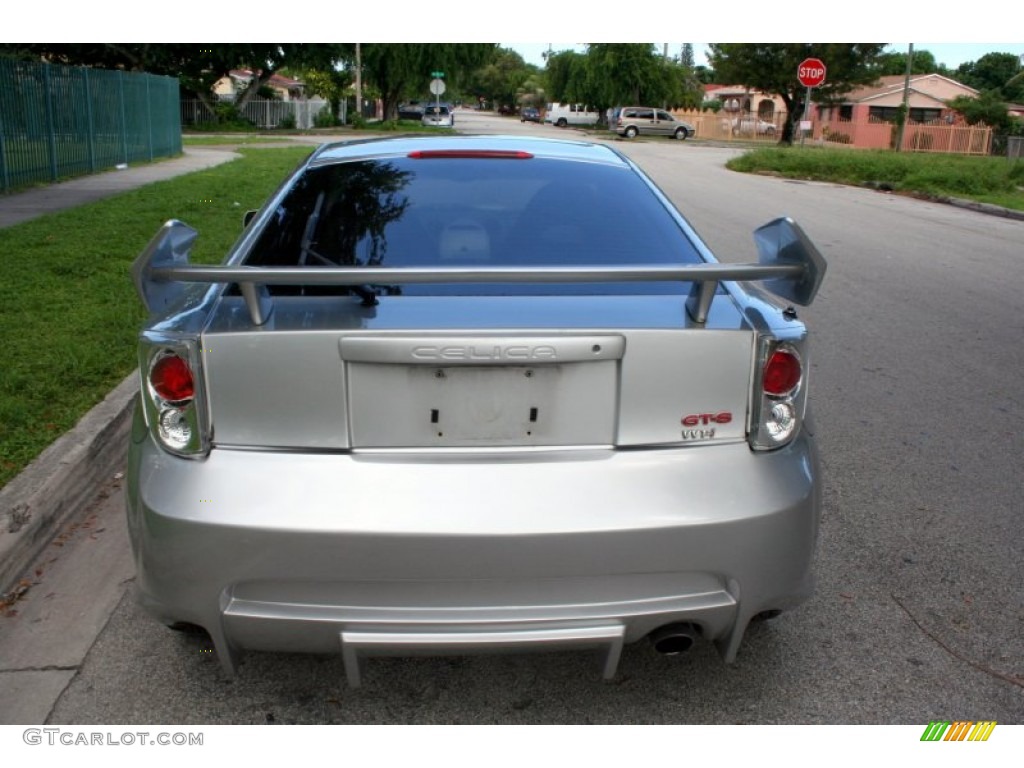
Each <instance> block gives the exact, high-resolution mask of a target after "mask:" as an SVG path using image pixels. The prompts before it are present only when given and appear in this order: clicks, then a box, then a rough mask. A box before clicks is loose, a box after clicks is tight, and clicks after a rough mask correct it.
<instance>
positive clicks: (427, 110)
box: [421, 104, 455, 128]
mask: <svg viewBox="0 0 1024 768" xmlns="http://www.w3.org/2000/svg"><path fill="white" fill-rule="evenodd" d="M421 122H422V123H423V125H427V126H434V127H437V128H452V127H453V126H454V125H455V114H454V113H453V112H452V110H451V108H450V107H448V106H447V105H445V104H441V105H436V104H428V105H426V106H425V107H424V108H423V117H422V119H421Z"/></svg>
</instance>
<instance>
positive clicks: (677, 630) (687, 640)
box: [650, 623, 698, 656]
mask: <svg viewBox="0 0 1024 768" xmlns="http://www.w3.org/2000/svg"><path fill="white" fill-rule="evenodd" d="M697 632H698V630H697V627H695V626H694V625H693V624H689V623H681V624H667V625H665V626H664V627H659V628H658V629H656V630H654V631H653V632H651V634H650V638H651V645H653V646H654V650H656V651H657V652H658V653H660V654H662V655H663V656H678V655H679V654H681V653H686V652H687V651H688V650H690V648H692V647H693V643H694V641H695V640H696V639H697Z"/></svg>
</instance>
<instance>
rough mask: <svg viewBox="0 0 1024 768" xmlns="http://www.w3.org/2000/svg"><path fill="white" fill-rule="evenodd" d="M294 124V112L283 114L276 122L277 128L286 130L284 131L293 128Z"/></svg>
mask: <svg viewBox="0 0 1024 768" xmlns="http://www.w3.org/2000/svg"><path fill="white" fill-rule="evenodd" d="M295 126H296V123H295V114H294V113H291V114H288V115H285V116H284V117H282V118H281V119H280V120H279V121H278V123H277V127H278V128H281V129H283V130H286V131H293V130H295Z"/></svg>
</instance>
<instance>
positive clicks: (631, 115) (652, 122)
mask: <svg viewBox="0 0 1024 768" xmlns="http://www.w3.org/2000/svg"><path fill="white" fill-rule="evenodd" d="M615 130H616V132H617V133H618V134H619V136H625V137H626V138H627V139H632V138H634V137H636V136H638V135H640V134H641V133H645V134H650V135H652V136H671V137H672V138H674V139H679V140H680V141H683V140H685V139H686V138H688V137H689V136H693V134H694V133H696V129H695V128H694V127H693V126H692V125H690V123H684V122H683V121H682V120H678V119H676V118H675V117H674V116H673V115H671V114H670V113H668V112H666V111H665V110H664V109H657V108H655V107H623V108H622V109H620V110H619V119H618V123H617V125H616V127H615Z"/></svg>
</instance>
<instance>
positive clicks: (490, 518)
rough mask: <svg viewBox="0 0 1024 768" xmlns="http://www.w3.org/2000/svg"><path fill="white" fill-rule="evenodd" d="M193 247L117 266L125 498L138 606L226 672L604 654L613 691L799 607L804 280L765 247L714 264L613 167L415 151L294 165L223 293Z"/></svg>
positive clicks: (810, 282)
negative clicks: (633, 668)
mask: <svg viewBox="0 0 1024 768" xmlns="http://www.w3.org/2000/svg"><path fill="white" fill-rule="evenodd" d="M610 187H614V188H615V190H616V193H617V194H616V195H615V196H614V197H612V196H609V195H608V194H607V193H606V192H607V190H608V189H609V188H610ZM196 237H197V233H196V232H195V231H194V230H192V229H190V228H189V227H188V226H187V225H185V224H183V223H181V222H179V221H170V222H168V223H167V224H166V225H165V226H164V227H163V228H162V230H161V231H160V232H158V233H157V235H156V236H155V237H154V239H153V240H152V241H151V243H150V244H149V245H148V246H147V248H146V250H145V251H144V252H143V253H142V254H141V255H140V257H139V258H138V259H137V260H136V263H135V265H134V266H133V277H134V279H135V282H136V286H137V289H138V291H139V294H140V296H141V298H142V300H143V302H144V303H145V305H146V307H147V308H148V310H149V312H150V319H149V321H148V322H147V323H146V325H145V327H144V328H143V329H142V331H141V333H140V336H139V346H138V350H139V370H140V375H141V394H140V397H139V401H138V405H137V407H136V410H135V420H134V426H133V429H132V436H131V444H130V446H129V472H128V487H127V494H126V496H127V506H128V519H129V527H130V532H131V540H132V544H133V548H134V552H135V557H136V564H137V568H138V579H137V586H138V591H139V594H140V597H141V600H142V602H143V604H144V605H145V606H146V607H147V608H148V609H149V610H150V611H151V612H152V613H153V614H154V615H155V616H156V617H158V618H159V619H160V620H161V621H163V622H164V623H166V624H168V625H171V626H177V627H180V626H186V625H192V626H198V627H201V628H203V629H205V630H206V631H207V632H209V634H210V636H211V637H212V640H213V642H214V644H215V647H216V651H217V654H218V655H219V658H220V661H221V662H222V664H223V666H224V667H225V669H226V670H228V671H233V670H234V669H235V668H236V665H237V662H238V659H239V656H240V654H241V653H242V652H245V651H264V650H265V651H295V652H310V653H339V654H341V656H342V657H343V659H344V665H345V669H346V673H347V676H348V680H349V682H350V684H352V685H358V684H359V683H360V681H361V679H362V677H363V674H364V667H365V664H364V660H365V659H366V658H367V657H372V656H375V655H412V654H464V653H470V652H495V651H516V652H518V651H527V650H533V649H563V648H590V649H594V648H596V649H599V650H600V651H601V652H602V659H603V662H602V670H603V674H604V675H605V676H606V677H611V676H612V675H614V673H615V670H616V665H617V663H618V659H619V655H620V653H621V651H622V649H623V646H624V645H625V644H627V643H631V642H634V641H637V640H641V639H643V638H650V639H651V640H652V642H653V645H654V648H655V649H656V650H658V651H660V652H662V653H680V652H682V651H684V650H686V649H688V648H689V647H690V646H691V644H692V643H694V642H697V641H706V642H712V643H714V644H715V645H716V646H717V647H718V649H719V650H720V651H721V653H722V655H723V656H724V658H725V659H726V660H727V661H731V660H733V659H734V658H735V657H736V654H737V651H738V649H739V647H740V643H741V640H742V638H743V634H744V631H745V630H746V628H747V625H748V624H749V623H750V622H751V621H752V620H754V619H757V618H759V617H766V616H771V615H774V614H775V613H777V612H779V611H782V610H786V609H789V608H792V607H794V606H795V605H797V604H798V603H800V602H801V601H802V600H803V599H805V598H806V597H807V596H808V595H809V594H810V592H811V588H812V576H811V561H812V554H813V551H814V547H815V539H816V535H817V529H818V517H819V506H820V488H821V485H820V472H819V466H818V460H817V455H816V451H815V443H814V435H813V429H812V427H811V422H810V420H809V418H808V415H807V413H806V406H807V391H808V380H807V377H808V373H809V365H808V355H809V351H808V346H807V331H806V329H805V326H804V325H803V324H802V323H801V322H800V321H799V320H797V319H796V313H795V311H794V309H793V305H806V304H808V303H809V302H810V301H811V300H812V299H813V297H814V295H815V293H816V291H817V289H818V286H819V284H820V282H821V280H822V277H823V274H824V268H825V266H824V263H823V262H822V261H821V258H820V256H819V255H818V253H817V252H816V251H815V249H814V247H813V246H812V245H811V244H810V243H809V242H808V240H807V239H806V237H805V236H804V234H803V233H802V231H801V230H800V229H799V227H797V226H796V225H795V224H794V223H793V222H791V221H790V220H788V219H779V220H776V221H774V222H772V223H770V224H767V225H765V226H764V227H762V228H761V229H759V230H758V231H757V232H756V233H755V241H756V244H757V248H758V250H759V252H760V259H759V261H758V262H757V263H753V264H721V263H719V262H718V261H716V259H715V258H714V256H713V255H712V254H711V252H710V251H709V250H708V248H707V246H705V245H704V244H703V243H702V242H701V240H700V238H699V237H698V236H697V234H696V233H695V232H694V231H693V229H692V228H691V227H690V225H689V224H688V223H687V222H686V221H685V219H684V218H683V217H682V216H681V215H680V214H679V213H678V212H677V211H676V210H675V209H674V208H673V207H672V205H671V204H670V203H669V201H668V200H667V199H666V198H665V196H664V195H663V194H662V193H661V192H660V191H659V190H658V189H657V188H656V187H655V186H654V184H653V183H652V182H651V181H650V180H649V179H648V178H647V177H646V176H645V175H644V174H643V173H642V172H641V171H640V170H639V169H638V168H637V167H636V166H635V165H634V164H633V163H632V162H630V161H629V160H628V159H627V158H625V157H624V156H622V155H621V154H619V153H617V152H616V151H615V150H614V149H612V148H610V147H608V146H606V145H600V144H591V143H584V142H576V141H554V140H544V139H535V138H526V137H486V136H478V137H438V136H435V137H421V138H395V139H384V140H369V141H359V142H352V143H349V144H344V143H343V144H335V145H329V146H324V147H322V148H320V149H318V150H317V151H316V152H315V153H314V154H313V155H312V156H311V157H310V158H309V159H308V160H307V161H305V162H304V163H303V164H302V166H301V167H300V168H299V169H298V170H297V171H296V173H295V174H293V175H292V176H290V177H289V179H288V180H287V181H286V182H285V183H284V185H283V186H282V187H281V188H280V189H279V190H278V191H277V192H276V193H275V194H274V195H273V196H272V197H271V198H270V199H269V200H267V202H266V204H265V205H264V206H263V208H262V210H260V211H259V212H257V213H256V214H255V215H254V216H253V217H252V218H251V220H250V221H249V222H248V224H247V226H246V228H245V230H244V232H243V233H242V235H241V237H240V238H239V239H238V241H237V242H236V244H235V245H234V246H233V247H232V249H231V251H230V252H229V253H228V254H227V257H226V260H225V261H224V263H223V264H222V265H220V266H212V267H211V266H199V265H191V264H189V259H188V254H189V249H190V247H191V246H192V243H193V242H194V240H195V238H196ZM638 244H642V247H637V245H638ZM749 281H760V282H761V283H762V285H763V288H764V289H765V290H758V291H756V292H752V291H748V290H747V289H746V288H745V287H744V284H745V283H747V282H749Z"/></svg>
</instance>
